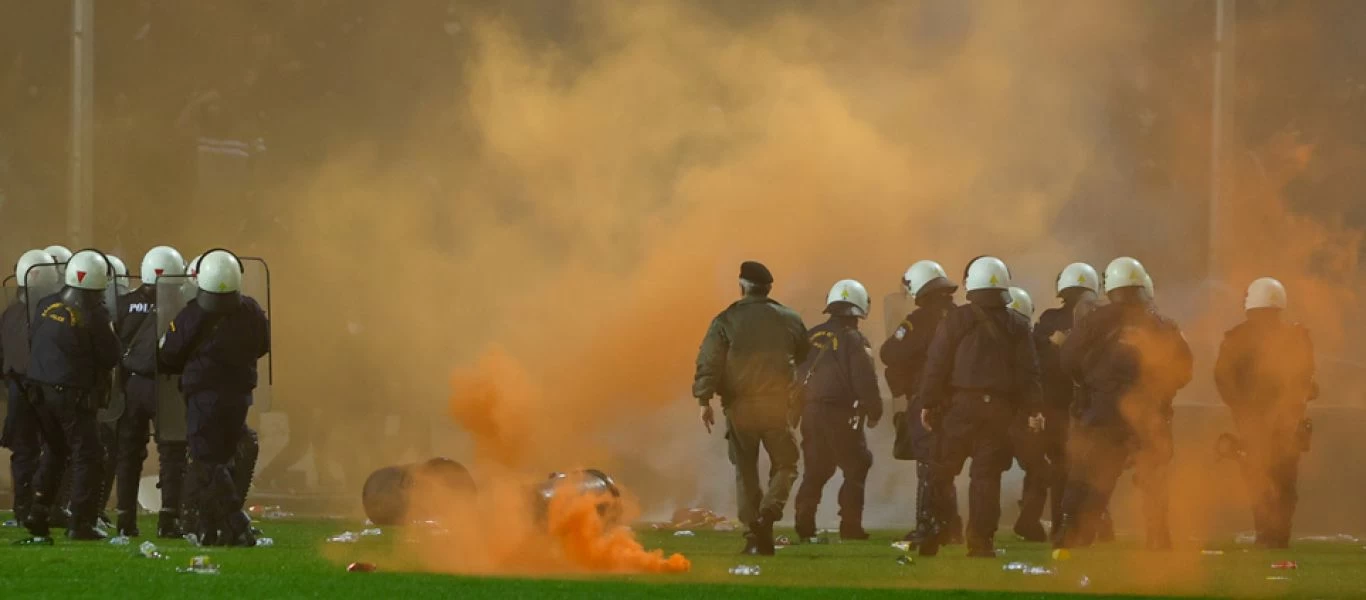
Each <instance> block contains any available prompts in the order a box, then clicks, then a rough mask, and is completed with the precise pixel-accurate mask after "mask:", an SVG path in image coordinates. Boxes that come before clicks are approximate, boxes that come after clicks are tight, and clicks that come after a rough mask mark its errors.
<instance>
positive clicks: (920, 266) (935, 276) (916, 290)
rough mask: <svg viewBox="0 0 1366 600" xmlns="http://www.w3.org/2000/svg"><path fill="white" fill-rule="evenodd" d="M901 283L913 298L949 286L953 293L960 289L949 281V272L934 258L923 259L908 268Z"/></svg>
mask: <svg viewBox="0 0 1366 600" xmlns="http://www.w3.org/2000/svg"><path fill="white" fill-rule="evenodd" d="M901 285H902V286H903V287H905V288H906V293H907V294H910V295H911V297H912V298H914V297H916V296H919V295H920V294H922V293H927V292H933V291H935V290H941V289H946V288H947V289H948V290H949V292H950V293H952V292H953V291H954V290H957V289H958V286H957V285H954V283H953V282H952V281H949V274H948V273H945V272H944V267H943V266H940V264H939V263H937V262H934V261H932V260H922V261H920V262H917V263H915V264H913V265H911V268H909V269H906V274H905V275H903V276H902V277H901Z"/></svg>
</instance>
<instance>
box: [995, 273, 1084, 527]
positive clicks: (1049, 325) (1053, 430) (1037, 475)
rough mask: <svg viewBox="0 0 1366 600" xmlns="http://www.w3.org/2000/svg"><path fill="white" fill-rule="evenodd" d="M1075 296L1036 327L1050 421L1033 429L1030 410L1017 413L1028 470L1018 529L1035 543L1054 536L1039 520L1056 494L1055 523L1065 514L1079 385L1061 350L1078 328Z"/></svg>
mask: <svg viewBox="0 0 1366 600" xmlns="http://www.w3.org/2000/svg"><path fill="white" fill-rule="evenodd" d="M1075 299H1076V296H1075V295H1074V294H1067V295H1065V296H1064V300H1063V305H1062V306H1061V307H1059V308H1050V309H1048V310H1046V311H1044V312H1043V314H1041V315H1039V322H1038V323H1037V324H1036V325H1035V326H1034V333H1033V337H1034V348H1035V351H1036V352H1037V353H1038V356H1039V371H1040V377H1041V378H1040V381H1041V382H1042V389H1043V402H1042V408H1043V415H1044V418H1045V421H1046V422H1047V424H1048V426H1047V427H1046V428H1045V429H1044V431H1043V432H1032V431H1030V430H1029V427H1028V418H1029V415H1027V414H1024V413H1021V414H1019V415H1017V416H1016V419H1015V424H1014V426H1013V428H1012V430H1011V436H1012V438H1013V440H1012V441H1013V442H1014V444H1015V460H1016V461H1018V462H1019V463H1020V468H1021V469H1023V470H1024V472H1025V478H1024V490H1023V497H1022V498H1021V499H1020V516H1019V518H1018V519H1017V520H1016V521H1015V533H1016V534H1018V535H1020V536H1021V537H1023V538H1025V539H1026V540H1029V541H1033V542H1043V541H1047V540H1048V535H1047V533H1046V532H1045V531H1044V530H1043V526H1042V524H1041V523H1040V522H1039V521H1040V519H1042V518H1043V511H1044V507H1045V505H1047V504H1049V500H1050V498H1051V500H1052V503H1051V507H1052V515H1053V521H1054V523H1055V524H1056V523H1057V521H1058V519H1059V518H1061V517H1062V490H1063V487H1064V485H1066V482H1067V475H1066V473H1067V470H1066V464H1065V460H1066V454H1067V421H1068V419H1069V418H1070V414H1069V411H1070V410H1071V404H1072V391H1073V384H1072V377H1071V376H1070V375H1068V374H1067V373H1064V372H1063V370H1062V363H1061V362H1060V360H1059V353H1060V350H1061V348H1062V344H1063V342H1064V341H1066V340H1067V335H1068V334H1069V333H1071V331H1072V319H1073V314H1074V312H1075V308H1076V302H1075ZM1055 526H1056V525H1055Z"/></svg>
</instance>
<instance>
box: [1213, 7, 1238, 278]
mask: <svg viewBox="0 0 1366 600" xmlns="http://www.w3.org/2000/svg"><path fill="white" fill-rule="evenodd" d="M1235 14H1236V13H1235V0H1216V2H1215V5H1214V81H1213V86H1214V90H1213V92H1214V94H1213V96H1214V101H1213V103H1212V106H1211V112H1212V115H1211V118H1212V127H1211V131H1210V158H1209V160H1210V177H1209V188H1210V189H1209V257H1208V266H1207V269H1208V272H1207V273H1206V279H1207V280H1208V281H1209V283H1211V284H1213V283H1215V282H1216V281H1217V280H1218V279H1219V278H1220V275H1221V274H1222V271H1221V268H1222V266H1223V263H1222V256H1221V255H1222V253H1223V250H1224V237H1225V236H1226V232H1225V231H1223V227H1221V224H1220V220H1221V214H1222V212H1223V208H1224V207H1223V204H1224V203H1225V202H1226V201H1227V199H1228V198H1229V197H1230V196H1231V194H1232V191H1233V181H1232V179H1231V178H1229V177H1228V176H1227V175H1228V172H1227V171H1228V169H1227V167H1226V164H1225V163H1226V162H1227V161H1229V160H1230V159H1229V158H1227V157H1225V156H1224V154H1225V153H1226V152H1227V151H1228V147H1227V146H1228V145H1229V144H1228V141H1229V138H1230V137H1231V136H1230V135H1229V132H1230V131H1231V130H1232V126H1233V114H1232V111H1231V109H1232V105H1233V98H1232V94H1231V91H1232V87H1233V71H1234V67H1235V64H1236V59H1237V57H1236V56H1235V55H1234V52H1233V50H1234V37H1233V26H1234V15H1235Z"/></svg>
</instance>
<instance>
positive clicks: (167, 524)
mask: <svg viewBox="0 0 1366 600" xmlns="http://www.w3.org/2000/svg"><path fill="white" fill-rule="evenodd" d="M157 537H159V538H161V539H163V540H170V539H177V538H182V537H185V530H183V529H181V528H180V514H179V513H177V512H176V511H174V510H166V509H164V508H163V509H161V512H159V513H157Z"/></svg>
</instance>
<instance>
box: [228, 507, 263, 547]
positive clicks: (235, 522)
mask: <svg viewBox="0 0 1366 600" xmlns="http://www.w3.org/2000/svg"><path fill="white" fill-rule="evenodd" d="M222 542H223V545H225V546H236V547H239V548H250V547H253V546H255V545H256V536H255V535H254V534H253V533H252V531H251V519H250V518H248V517H247V515H246V513H244V512H242V511H236V512H234V513H232V514H229V515H228V517H227V518H226V519H224V523H223V539H222Z"/></svg>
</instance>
